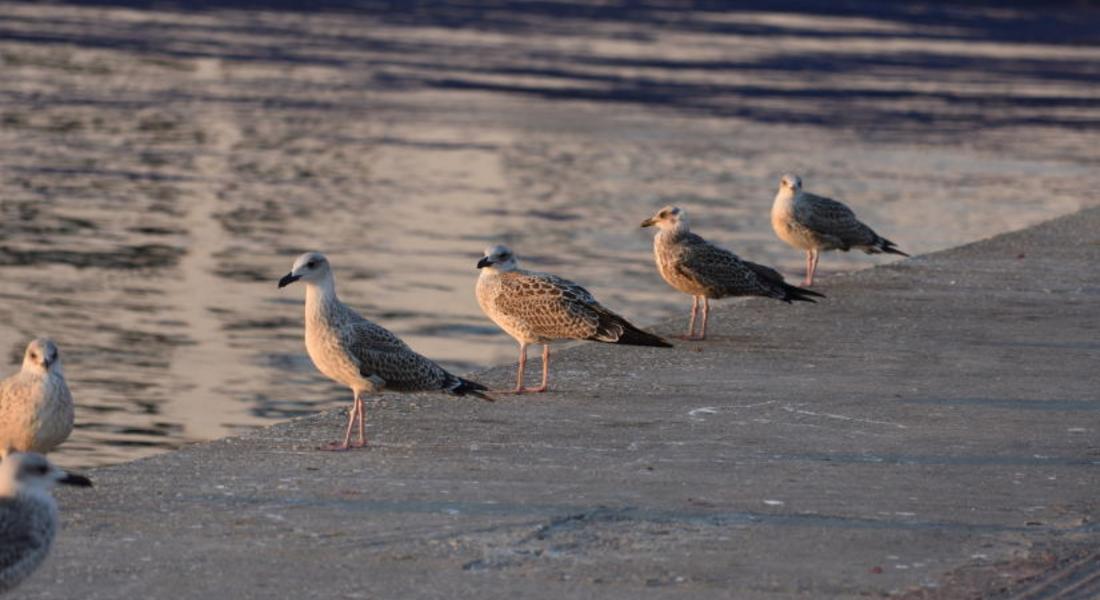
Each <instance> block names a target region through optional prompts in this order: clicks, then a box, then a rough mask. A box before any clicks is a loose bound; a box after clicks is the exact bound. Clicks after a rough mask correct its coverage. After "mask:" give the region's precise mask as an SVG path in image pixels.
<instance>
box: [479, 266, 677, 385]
mask: <svg viewBox="0 0 1100 600" xmlns="http://www.w3.org/2000/svg"><path fill="white" fill-rule="evenodd" d="M477 268H478V269H480V270H481V273H480V274H479V275H478V278H477V302H478V304H480V305H481V310H482V311H484V312H485V314H486V315H487V316H488V317H489V318H490V319H492V320H493V322H494V323H496V324H497V325H498V326H499V327H500V328H501V329H503V330H504V331H505V332H506V333H507V334H508V335H510V336H512V337H513V338H515V339H516V341H517V342H519V368H518V369H517V371H516V387H515V389H514V390H512V391H513V392H514V393H516V394H522V393H524V392H545V391H546V390H547V389H548V387H547V386H548V384H547V382H548V379H549V374H550V343H551V342H555V341H560V340H590V341H593V342H607V343H609V344H626V345H631V346H655V347H660V348H671V347H672V344H669V343H668V342H666V341H664V340H663V339H661V338H660V337H657V336H655V335H653V334H652V333H647V332H645V331H642V330H641V329H638V328H637V327H635V326H633V325H631V324H630V323H629V322H628V321H627V320H626V319H624V318H622V317H620V316H619V315H617V314H615V313H613V312H611V311H610V310H607V309H606V308H604V307H603V306H601V305H600V303H599V302H596V299H595V298H593V297H592V294H590V293H588V290H586V289H584V288H583V287H581V286H579V285H577V284H575V283H573V282H572V281H569V280H566V279H562V278H560V277H556V276H554V275H550V274H548V273H536V272H534V271H525V270H523V269H520V268H519V266H518V265H517V264H516V256H515V254H513V253H512V251H511V250H509V249H508V248H507V247H505V246H493V247H491V248H488V249H486V250H485V257H484V258H482V259H481V260H480V261H478V263H477ZM528 344H542V385H540V386H539V387H537V388H535V389H532V390H528V389H527V388H525V387H523V373H524V369H525V367H526V366H527V346H528Z"/></svg>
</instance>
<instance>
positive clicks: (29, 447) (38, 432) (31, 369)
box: [0, 337, 73, 454]
mask: <svg viewBox="0 0 1100 600" xmlns="http://www.w3.org/2000/svg"><path fill="white" fill-rule="evenodd" d="M72 431H73V396H72V394H71V393H69V386H68V385H67V384H66V383H65V374H64V373H63V372H62V370H61V355H60V354H59V353H58V350H57V345H56V344H54V343H53V342H52V341H50V340H49V339H47V338H41V337H40V338H37V339H34V340H31V342H30V343H29V344H27V350H26V351H25V352H24V353H23V368H22V369H21V370H20V371H19V372H18V373H16V374H15V375H12V376H11V377H8V378H7V379H5V380H3V381H0V449H11V450H18V451H20V452H39V453H41V454H46V453H47V452H50V451H52V450H53V449H54V448H56V447H58V446H59V445H61V442H64V441H65V440H66V439H68V438H69V434H70V433H72Z"/></svg>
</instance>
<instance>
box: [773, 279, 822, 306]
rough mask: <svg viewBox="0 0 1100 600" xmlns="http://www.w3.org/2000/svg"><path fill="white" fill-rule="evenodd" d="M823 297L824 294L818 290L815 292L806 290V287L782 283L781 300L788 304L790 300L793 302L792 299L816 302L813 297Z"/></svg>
mask: <svg viewBox="0 0 1100 600" xmlns="http://www.w3.org/2000/svg"><path fill="white" fill-rule="evenodd" d="M824 297H825V294H822V293H820V292H815V291H813V290H808V289H806V288H800V287H797V286H793V285H791V284H789V283H784V284H783V298H782V300H783V301H784V302H786V303H788V304H789V303H791V302H794V301H798V302H817V301H816V300H814V298H824Z"/></svg>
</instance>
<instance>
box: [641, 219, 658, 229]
mask: <svg viewBox="0 0 1100 600" xmlns="http://www.w3.org/2000/svg"><path fill="white" fill-rule="evenodd" d="M656 224H657V222H656V221H654V220H653V217H650V218H648V219H646V220H645V221H642V227H653V226H654V225H656Z"/></svg>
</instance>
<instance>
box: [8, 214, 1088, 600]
mask: <svg viewBox="0 0 1100 600" xmlns="http://www.w3.org/2000/svg"><path fill="white" fill-rule="evenodd" d="M1098 264H1100V208H1092V209H1087V210H1084V211H1082V212H1079V213H1076V214H1073V215H1070V216H1067V217H1063V218H1059V219H1055V220H1053V221H1050V222H1047V223H1044V224H1042V225H1039V226H1036V227H1033V228H1030V229H1027V230H1024V231H1019V232H1015V233H1009V234H1006V235H1001V236H997V237H995V238H992V239H989V240H985V241H981V242H978V243H974V244H971V245H967V246H963V247H960V248H956V249H953V250H949V251H945V252H940V253H936V254H932V255H926V256H920V257H916V258H913V259H911V260H907V261H903V262H899V263H896V264H891V265H888V266H882V267H878V268H874V269H870V270H866V271H861V272H857V273H853V274H850V275H841V276H829V277H826V278H823V279H822V280H821V282H820V287H819V288H818V289H819V290H820V291H822V292H824V293H826V294H827V295H828V299H827V300H825V301H822V302H821V303H819V304H817V305H797V306H787V305H783V304H780V303H777V302H771V301H764V300H751V301H738V302H721V303H718V309H717V310H716V311H715V312H714V314H713V315H712V321H711V327H712V331H713V337H712V339H710V340H708V341H706V342H704V343H687V342H681V343H679V344H678V345H677V347H676V348H675V349H673V350H664V351H662V350H659V349H631V348H618V347H610V346H605V345H598V344H585V345H580V346H577V347H573V348H570V349H567V350H564V351H562V352H560V353H558V354H557V355H556V362H555V364H554V378H553V380H552V381H553V382H554V383H556V384H557V386H558V387H557V389H556V390H555V391H554V392H553V393H549V394H545V395H540V396H524V397H511V396H502V397H501V398H500V399H499V401H498V402H496V403H494V404H489V403H482V402H476V401H469V400H456V399H451V398H446V397H442V396H439V397H436V396H415V397H397V396H386V400H385V402H384V404H383V406H382V408H381V409H380V410H378V411H377V412H375V413H374V414H373V415H372V417H371V427H370V429H369V432H368V433H369V435H370V437H371V438H372V440H373V442H374V444H375V446H374V447H373V448H372V449H370V450H367V451H354V452H349V453H343V454H332V453H325V452H318V451H316V450H314V447H315V446H317V445H318V444H320V443H322V442H326V441H329V440H331V439H334V438H335V437H336V436H337V435H338V434H339V433H340V428H341V426H342V424H343V422H344V414H343V412H337V413H328V414H322V415H317V416H314V417H309V418H304V419H300V420H296V421H293V422H289V423H284V424H280V425H277V426H274V427H271V428H269V429H265V430H262V431H258V432H256V433H253V434H250V435H248V436H245V437H242V438H235V439H226V440H222V441H218V442H214V443H208V444H201V445H196V446H192V447H188V448H186V449H184V450H182V451H178V452H174V453H171V454H165V455H161V456H156V457H153V458H150V459H146V460H141V461H137V462H133V463H129V464H123V465H118V466H114V467H109V468H102V469H97V470H95V471H94V472H92V473H91V475H92V476H93V477H94V479H95V481H96V485H97V487H96V488H95V489H94V490H91V491H88V492H70V491H67V490H66V491H64V492H63V493H62V495H61V497H60V501H61V504H62V513H63V521H64V522H65V529H64V531H63V532H62V534H61V535H60V537H59V540H58V543H57V545H56V547H55V550H54V552H53V556H52V557H51V558H50V560H49V561H48V563H47V564H46V565H45V567H44V568H43V569H42V570H41V571H40V572H39V573H38V574H37V575H35V576H34V578H33V579H32V580H31V581H30V582H28V584H27V585H25V586H24V587H23V588H21V589H20V590H19V592H18V593H17V594H16V596H17V597H19V598H82V599H86V600H91V599H98V598H103V599H112V600H114V599H117V598H144V599H154V598H165V599H168V598H171V599H186V598H200V599H203V600H210V599H213V598H242V599H243V598H264V599H270V598H521V597H522V598H566V597H569V598H623V599H627V598H631V599H633V598H649V597H673V596H675V597H680V598H703V597H730V598H786V597H805V598H821V597H843V598H847V597H860V596H872V597H875V596H882V595H895V594H898V595H902V596H906V595H907V594H908V595H909V596H908V597H914V598H928V597H932V598H935V597H944V598H956V597H975V596H983V597H999V596H1000V595H1002V594H1004V595H1006V596H1005V597H1016V596H1012V594H1018V593H1022V591H1026V590H1038V592H1042V593H1046V592H1055V591H1061V592H1064V593H1065V595H1064V596H1060V597H1066V598H1078V597H1080V598H1085V597H1096V596H1095V595H1096V594H1097V593H1100V579H1098V577H1097V573H1100V561H1098V559H1097V554H1096V552H1097V543H1098V542H1100V529H1098V528H1097V525H1096V523H1095V517H1096V514H1097V507H1098V504H1100V431H1098V430H1100V398H1098V391H1097V390H1098V389H1100V375H1098V373H1097V369H1098V367H1100V268H1098V267H1097V265H1098ZM688 308H689V299H688V298H687V297H686V296H685V298H684V311H683V315H681V316H680V317H678V318H677V319H676V320H674V321H670V322H668V323H664V324H662V325H660V326H659V327H658V331H660V332H661V333H664V334H675V333H679V332H681V331H682V330H683V329H685V325H686V316H687V313H688ZM681 317H682V318H681ZM534 362H535V363H536V365H535V366H536V368H537V361H534ZM513 368H514V367H513V366H511V365H505V366H501V367H499V368H496V369H493V370H490V371H488V372H485V373H481V374H480V375H479V377H478V378H479V379H480V380H481V381H487V382H489V383H491V384H493V385H495V386H498V387H503V386H507V385H508V384H509V383H510V382H511V377H512V373H513V371H512V369H513ZM349 400H350V396H349ZM1073 586H1077V587H1073ZM1021 597H1022V596H1021ZM1028 597H1030V596H1028ZM1036 597H1039V596H1036Z"/></svg>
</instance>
